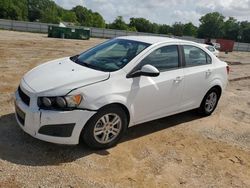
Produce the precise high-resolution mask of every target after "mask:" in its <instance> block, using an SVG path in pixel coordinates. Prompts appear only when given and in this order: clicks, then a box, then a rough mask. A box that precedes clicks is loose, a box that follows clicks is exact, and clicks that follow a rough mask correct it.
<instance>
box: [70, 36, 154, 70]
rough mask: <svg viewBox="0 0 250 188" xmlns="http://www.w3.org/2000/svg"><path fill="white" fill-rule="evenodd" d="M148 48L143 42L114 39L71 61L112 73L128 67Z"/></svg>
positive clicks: (72, 58)
mask: <svg viewBox="0 0 250 188" xmlns="http://www.w3.org/2000/svg"><path fill="white" fill-rule="evenodd" d="M148 46H150V44H147V43H143V42H137V41H131V40H125V39H113V40H109V41H107V42H105V43H103V44H100V45H98V46H96V47H94V48H92V49H90V50H88V51H86V52H84V53H82V54H80V55H77V56H74V57H71V58H70V59H71V60H72V61H74V62H75V63H77V64H79V65H82V66H86V67H89V68H92V69H96V70H101V71H105V72H112V71H117V70H119V69H121V68H122V67H124V66H125V65H127V64H128V63H129V62H130V61H131V60H132V59H133V58H134V57H135V56H137V55H138V54H139V53H141V52H142V51H143V50H144V49H146V48H147V47H148Z"/></svg>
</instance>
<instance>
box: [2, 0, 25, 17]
mask: <svg viewBox="0 0 250 188" xmlns="http://www.w3.org/2000/svg"><path fill="white" fill-rule="evenodd" d="M27 10H28V7H27V0H19V1H15V0H0V18H4V19H12V20H27Z"/></svg>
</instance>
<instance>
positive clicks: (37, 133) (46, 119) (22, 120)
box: [15, 92, 95, 145]
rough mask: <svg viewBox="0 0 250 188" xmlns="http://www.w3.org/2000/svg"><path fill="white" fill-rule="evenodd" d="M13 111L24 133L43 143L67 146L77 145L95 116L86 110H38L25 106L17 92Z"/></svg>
mask: <svg viewBox="0 0 250 188" xmlns="http://www.w3.org/2000/svg"><path fill="white" fill-rule="evenodd" d="M31 101H32V99H31ZM15 109H16V110H15V115H16V120H17V122H18V124H19V125H20V127H21V128H22V129H23V130H24V131H25V132H26V133H28V134H29V135H31V136H33V137H35V138H37V139H40V140H43V141H47V142H52V143H57V144H69V145H74V144H78V143H79V137H80V134H81V131H82V129H83V127H84V125H85V124H86V123H87V121H88V120H89V119H90V118H91V117H92V116H93V115H94V114H95V112H93V111H87V110H73V111H49V110H39V108H38V107H37V105H32V104H31V105H30V106H27V105H26V104H25V103H24V102H23V101H22V100H21V98H20V96H19V94H18V92H16V93H15ZM20 115H21V116H20ZM60 129H64V130H61V131H60ZM53 130H54V131H53ZM51 131H52V132H51ZM65 131H66V132H65ZM68 131H69V132H68ZM58 132H59V133H58Z"/></svg>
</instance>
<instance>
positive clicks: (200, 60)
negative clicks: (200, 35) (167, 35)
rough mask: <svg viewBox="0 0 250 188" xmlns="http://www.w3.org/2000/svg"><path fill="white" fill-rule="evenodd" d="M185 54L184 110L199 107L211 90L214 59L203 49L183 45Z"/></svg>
mask: <svg viewBox="0 0 250 188" xmlns="http://www.w3.org/2000/svg"><path fill="white" fill-rule="evenodd" d="M182 47H183V52H184V55H183V56H184V69H183V71H184V72H183V73H184V90H183V91H184V92H183V97H182V109H183V111H184V110H189V109H193V108H196V107H199V105H200V102H201V100H202V99H203V97H204V96H205V94H206V92H207V90H208V89H209V88H208V87H209V83H210V82H211V80H212V77H213V74H214V73H213V70H214V68H213V64H212V58H211V57H210V56H209V55H208V54H207V53H206V52H205V51H203V50H202V49H201V48H199V47H196V46H191V45H183V46H182Z"/></svg>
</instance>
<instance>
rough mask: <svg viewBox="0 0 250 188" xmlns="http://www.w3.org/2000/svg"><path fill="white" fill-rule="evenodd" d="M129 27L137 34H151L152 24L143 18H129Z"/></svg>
mask: <svg viewBox="0 0 250 188" xmlns="http://www.w3.org/2000/svg"><path fill="white" fill-rule="evenodd" d="M129 27H135V28H136V30H137V31H138V32H150V33H151V32H152V23H151V22H150V21H149V20H146V19H145V18H130V23H129Z"/></svg>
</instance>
